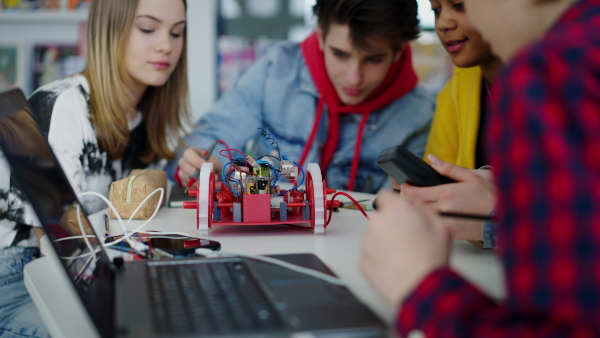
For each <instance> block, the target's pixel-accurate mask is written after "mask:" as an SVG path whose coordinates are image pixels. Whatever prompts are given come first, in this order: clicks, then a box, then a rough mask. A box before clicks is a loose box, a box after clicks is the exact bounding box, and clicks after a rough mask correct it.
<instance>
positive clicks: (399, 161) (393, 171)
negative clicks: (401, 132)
mask: <svg viewBox="0 0 600 338" xmlns="http://www.w3.org/2000/svg"><path fill="white" fill-rule="evenodd" d="M377 164H378V165H379V166H380V167H381V169H383V170H384V171H385V172H386V173H387V174H388V175H390V177H391V178H393V179H394V181H396V182H397V183H398V184H402V183H404V182H406V183H410V184H412V185H416V186H419V187H431V186H434V185H440V184H446V183H453V182H456V181H455V180H453V179H451V178H449V177H446V176H443V175H441V174H440V173H438V172H437V171H435V169H433V168H432V167H431V166H430V165H429V164H427V162H425V161H423V160H422V159H420V158H418V157H417V156H415V155H414V154H413V153H411V152H410V151H408V150H407V149H406V148H404V147H402V146H395V147H389V148H385V149H383V151H382V152H381V153H380V154H379V156H378V157H377Z"/></svg>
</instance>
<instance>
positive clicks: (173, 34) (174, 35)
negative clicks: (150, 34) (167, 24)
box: [171, 32, 182, 39]
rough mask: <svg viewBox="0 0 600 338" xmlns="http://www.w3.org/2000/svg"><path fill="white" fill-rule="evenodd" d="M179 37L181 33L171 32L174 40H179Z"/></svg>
mask: <svg viewBox="0 0 600 338" xmlns="http://www.w3.org/2000/svg"><path fill="white" fill-rule="evenodd" d="M181 35H182V34H181V33H173V32H171V36H172V37H174V38H176V39H177V38H180V37H181Z"/></svg>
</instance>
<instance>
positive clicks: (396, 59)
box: [394, 42, 408, 62]
mask: <svg viewBox="0 0 600 338" xmlns="http://www.w3.org/2000/svg"><path fill="white" fill-rule="evenodd" d="M407 44H408V42H406V43H403V44H402V46H400V48H398V50H397V51H396V55H394V62H396V61H398V60H400V58H401V57H402V54H404V51H405V50H406V45H407Z"/></svg>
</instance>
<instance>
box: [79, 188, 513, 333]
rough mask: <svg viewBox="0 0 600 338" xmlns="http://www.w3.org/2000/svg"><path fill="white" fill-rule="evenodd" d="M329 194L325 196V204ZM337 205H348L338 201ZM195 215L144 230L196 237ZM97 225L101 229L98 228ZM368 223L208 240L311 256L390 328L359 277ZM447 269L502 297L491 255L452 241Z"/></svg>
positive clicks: (165, 212) (339, 221) (228, 231)
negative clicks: (318, 232) (321, 231)
mask: <svg viewBox="0 0 600 338" xmlns="http://www.w3.org/2000/svg"><path fill="white" fill-rule="evenodd" d="M351 195H352V196H353V197H354V198H356V199H357V200H359V199H366V198H371V199H372V198H374V195H370V194H363V193H351ZM329 198H331V195H329V196H328V199H329ZM339 200H340V201H347V200H348V199H347V198H346V197H344V196H339ZM101 215H102V213H96V214H95V215H93V217H91V221H92V222H93V223H94V224H95V226H96V227H98V228H99V229H98V230H100V229H101V232H99V233H104V229H103V224H101V221H100V220H101ZM195 217H196V211H195V210H184V209H174V208H168V207H167V206H164V207H163V208H162V209H161V210H160V211H159V212H158V214H157V216H156V218H155V219H153V220H152V221H151V222H150V223H149V224H148V225H147V227H145V229H146V230H160V231H177V232H184V233H187V234H190V235H192V236H195V237H198V231H197V230H196V222H195ZM142 222H143V221H141V220H135V221H132V224H130V226H129V229H135V228H136V227H138V226H139V225H141V223H142ZM100 225H101V227H100ZM367 226H368V224H367V220H366V219H365V217H364V216H363V215H362V213H361V212H360V211H358V210H352V209H341V210H340V212H337V213H333V218H332V221H331V223H330V224H329V226H328V227H327V228H326V229H325V233H324V234H322V235H315V234H313V232H312V231H311V230H310V229H299V228H295V227H290V226H285V225H268V226H267V225H265V226H247V225H240V226H231V225H218V224H216V225H214V226H213V229H212V231H211V233H210V235H209V236H202V237H203V238H208V239H212V240H215V241H218V242H220V243H221V250H222V251H223V252H231V253H243V254H258V255H264V254H285V253H313V254H315V255H317V256H318V257H319V258H320V259H321V260H322V261H323V262H325V264H327V265H328V266H329V267H330V268H331V270H333V272H334V273H335V274H336V275H338V277H340V278H342V279H344V280H347V281H358V282H360V284H352V285H350V289H351V290H352V291H353V292H354V294H355V295H356V296H357V297H358V298H360V299H361V300H362V301H363V302H364V303H365V304H367V305H368V306H369V307H370V308H371V309H372V310H373V311H374V312H375V313H377V314H378V315H379V316H380V317H381V318H382V319H384V320H385V321H386V322H388V323H390V324H391V323H393V320H394V316H395V314H396V309H393V308H391V307H389V306H388V305H387V304H386V303H385V302H384V301H383V300H382V299H381V298H379V297H378V295H377V294H376V293H375V291H374V290H373V289H372V288H371V287H370V286H369V285H367V284H366V280H365V278H364V277H363V276H362V274H361V273H360V270H359V268H358V261H359V257H360V251H361V246H362V237H363V235H364V233H365V231H366V228H367ZM120 229H121V227H120V226H119V225H118V223H117V221H116V220H114V219H111V222H110V230H111V231H110V232H111V235H119V234H121V230H120ZM451 265H452V266H453V267H454V268H455V269H456V270H457V271H459V272H460V273H461V274H462V275H463V276H465V277H466V278H467V279H468V280H470V281H472V282H473V283H474V284H475V285H477V286H479V287H480V288H481V289H482V290H483V291H484V292H486V293H488V294H489V295H490V296H492V297H494V298H497V299H498V298H501V297H502V296H503V295H504V279H503V272H502V268H501V266H500V263H499V261H498V259H497V258H496V256H495V255H494V252H493V251H492V250H481V249H479V248H476V247H475V246H473V245H472V244H470V243H468V242H466V241H454V244H453V253H452V257H451Z"/></svg>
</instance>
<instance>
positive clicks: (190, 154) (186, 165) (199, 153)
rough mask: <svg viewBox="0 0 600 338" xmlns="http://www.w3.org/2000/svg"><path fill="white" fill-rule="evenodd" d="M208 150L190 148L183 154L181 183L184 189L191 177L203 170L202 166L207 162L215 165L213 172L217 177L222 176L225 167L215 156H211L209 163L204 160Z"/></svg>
mask: <svg viewBox="0 0 600 338" xmlns="http://www.w3.org/2000/svg"><path fill="white" fill-rule="evenodd" d="M206 152H207V150H206V149H198V148H193V147H189V148H187V149H186V150H185V152H184V153H183V157H182V158H180V159H179V172H178V175H179V179H181V183H182V184H183V186H184V187H186V186H187V184H188V182H189V180H190V176H191V175H192V174H193V173H194V171H196V170H197V169H198V168H202V164H203V163H205V162H210V163H212V164H213V171H214V172H215V175H216V177H219V176H220V175H221V169H222V168H223V165H222V164H221V161H219V159H217V157H216V156H215V155H211V156H210V157H209V158H208V161H207V160H205V159H204V156H206Z"/></svg>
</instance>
